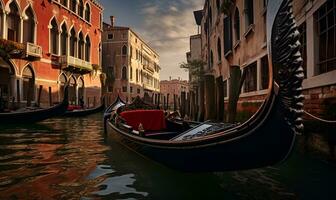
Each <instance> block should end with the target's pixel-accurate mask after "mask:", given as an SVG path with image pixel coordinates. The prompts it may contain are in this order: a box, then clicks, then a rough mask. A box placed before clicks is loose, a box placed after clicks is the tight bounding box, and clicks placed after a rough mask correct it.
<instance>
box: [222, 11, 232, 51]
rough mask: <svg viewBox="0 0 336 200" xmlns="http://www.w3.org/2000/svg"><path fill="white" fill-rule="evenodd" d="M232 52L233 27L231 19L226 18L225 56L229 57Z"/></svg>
mask: <svg viewBox="0 0 336 200" xmlns="http://www.w3.org/2000/svg"><path fill="white" fill-rule="evenodd" d="M231 50H232V27H231V17H230V16H227V17H225V18H224V55H225V56H227V54H228V53H230V51H231Z"/></svg>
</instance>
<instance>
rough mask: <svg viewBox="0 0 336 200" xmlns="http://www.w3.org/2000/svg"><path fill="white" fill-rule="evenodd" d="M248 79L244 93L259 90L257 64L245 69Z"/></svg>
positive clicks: (246, 79) (245, 82) (246, 78)
mask: <svg viewBox="0 0 336 200" xmlns="http://www.w3.org/2000/svg"><path fill="white" fill-rule="evenodd" d="M244 70H246V72H245V73H246V77H245V81H244V92H253V91H256V90H257V62H254V63H252V64H251V65H249V66H247V67H245V69H244Z"/></svg>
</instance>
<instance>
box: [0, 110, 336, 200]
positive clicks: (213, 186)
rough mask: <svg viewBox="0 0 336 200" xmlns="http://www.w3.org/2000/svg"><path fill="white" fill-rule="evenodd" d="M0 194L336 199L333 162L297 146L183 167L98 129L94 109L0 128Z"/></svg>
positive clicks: (14, 196)
mask: <svg viewBox="0 0 336 200" xmlns="http://www.w3.org/2000/svg"><path fill="white" fill-rule="evenodd" d="M223 156H225V155H223ZM0 199H1V200H2V199H4V200H7V199H9V200H10V199H43V200H44V199H57V200H58V199H81V200H91V199H109V200H114V199H125V200H126V199H127V200H133V199H167V200H168V199H169V200H173V199H174V200H175V199H193V200H195V199H205V200H208V199H225V200H236V199H237V200H240V199H243V200H245V199H246V200H251V199H265V200H270V199H279V200H280V199H281V200H282V199H314V200H316V199H323V200H324V199H336V167H334V166H331V165H328V164H327V163H325V162H323V161H321V160H319V159H315V158H313V157H311V156H309V155H303V154H301V153H299V152H298V151H296V152H294V154H293V155H292V156H291V158H290V159H289V160H288V161H286V162H285V163H283V164H281V165H278V166H274V167H268V168H264V169H257V170H250V171H242V172H225V173H222V172H221V173H202V174H192V173H182V172H179V171H174V170H171V169H169V168H166V167H165V166H162V165H159V164H157V163H155V162H153V161H150V160H148V159H146V158H144V157H142V156H140V155H138V154H136V153H134V152H132V151H130V150H129V149H127V148H125V147H124V146H122V145H120V144H118V143H116V142H114V141H113V140H112V139H110V138H109V137H108V136H104V132H103V124H102V117H101V115H94V116H91V117H88V118H83V119H52V120H48V121H45V122H42V123H39V124H38V125H30V126H23V127H15V126H12V127H10V126H8V127H1V128H0Z"/></svg>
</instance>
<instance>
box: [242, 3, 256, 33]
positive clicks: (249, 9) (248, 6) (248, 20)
mask: <svg viewBox="0 0 336 200" xmlns="http://www.w3.org/2000/svg"><path fill="white" fill-rule="evenodd" d="M244 5H245V27H246V30H247V29H248V28H249V26H250V25H251V24H253V23H254V11H253V1H251V0H245V3H244Z"/></svg>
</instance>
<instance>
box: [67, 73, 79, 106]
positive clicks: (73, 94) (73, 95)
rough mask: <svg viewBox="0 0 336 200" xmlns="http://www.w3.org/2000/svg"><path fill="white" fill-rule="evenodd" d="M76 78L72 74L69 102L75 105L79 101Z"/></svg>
mask: <svg viewBox="0 0 336 200" xmlns="http://www.w3.org/2000/svg"><path fill="white" fill-rule="evenodd" d="M76 87H77V84H76V79H75V77H73V76H71V77H70V81H69V102H70V105H75V104H76V102H77V95H76Z"/></svg>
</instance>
